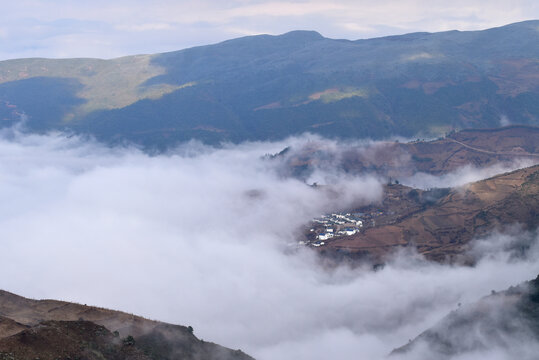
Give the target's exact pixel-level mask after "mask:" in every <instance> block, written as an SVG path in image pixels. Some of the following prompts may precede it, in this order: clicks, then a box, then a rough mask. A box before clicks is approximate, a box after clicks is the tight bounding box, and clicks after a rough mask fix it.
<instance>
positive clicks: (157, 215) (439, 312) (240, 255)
mask: <svg viewBox="0 0 539 360" xmlns="http://www.w3.org/2000/svg"><path fill="white" fill-rule="evenodd" d="M301 141H304V139H302V138H298V139H291V140H289V141H287V142H281V143H246V144H241V145H236V146H232V145H231V146H225V147H223V148H221V149H213V148H209V147H206V146H203V145H201V144H198V143H189V144H186V145H184V146H181V147H179V148H177V149H176V150H174V151H171V152H170V153H168V154H165V155H158V156H148V155H146V154H144V153H143V152H141V151H138V150H136V149H125V148H122V149H120V148H116V149H109V148H106V147H104V146H102V145H99V144H97V143H95V142H92V141H87V140H81V139H79V138H77V137H71V138H67V137H65V136H63V135H61V134H56V135H54V134H53V135H47V136H38V135H22V134H20V133H18V132H17V131H14V130H4V132H3V133H2V134H1V136H0V196H1V198H2V204H3V206H2V207H0V239H2V240H1V241H2V248H1V249H2V250H1V253H0V254H1V255H0V273H1V274H2V277H1V279H0V288H2V289H5V290H8V291H11V292H14V293H17V294H20V295H23V296H27V297H33V298H55V299H62V300H68V301H76V302H80V303H85V304H91V305H98V306H103V307H108V308H113V309H119V310H123V311H127V312H132V313H136V314H140V315H142V316H145V317H149V318H154V319H159V320H163V321H167V322H173V323H179V324H183V325H191V326H193V327H194V329H195V334H196V335H197V336H198V337H199V338H202V339H204V340H208V341H213V342H217V343H220V344H222V345H225V346H228V347H232V348H241V349H242V350H244V351H246V352H247V353H249V354H250V355H252V356H254V357H256V358H257V359H259V360H273V359H281V360H286V359H294V360H297V359H383V358H384V357H385V356H386V355H387V354H388V353H389V352H391V350H392V349H394V348H395V347H398V346H401V345H403V344H405V343H407V342H408V339H411V338H414V337H415V336H417V335H418V334H419V333H420V332H422V331H423V330H425V329H426V328H428V327H429V326H431V325H433V324H434V323H435V322H436V321H438V320H439V319H440V318H442V317H443V316H445V315H446V314H447V313H448V312H449V311H451V310H453V309H455V308H456V307H457V304H458V303H462V304H466V303H471V302H474V301H476V300H477V299H479V298H480V297H482V296H484V295H488V294H489V293H490V291H491V290H503V289H505V288H507V287H509V286H510V285H514V284H518V283H519V282H522V281H525V280H529V279H531V278H534V277H535V276H536V275H537V274H538V273H539V261H537V259H538V257H537V256H536V253H535V251H533V252H532V253H531V254H530V255H529V257H528V258H526V259H524V260H522V259H521V260H518V261H517V260H514V258H511V257H510V256H509V255H508V254H507V253H506V252H504V250H503V249H504V248H505V247H504V246H503V244H504V243H506V242H508V241H512V240H513V238H512V237H511V236H499V235H493V238H492V242H489V241H486V242H483V243H482V245H481V246H482V247H483V248H482V249H483V251H486V250H485V249H488V251H487V252H488V254H489V256H486V257H484V258H483V260H481V261H480V262H479V263H478V265H477V266H476V267H473V268H472V267H456V266H455V267H452V266H442V265H436V264H428V263H426V262H423V261H422V260H421V259H420V258H418V257H417V256H415V255H413V254H405V253H402V254H400V255H398V256H396V257H395V260H394V261H393V262H392V263H390V264H389V265H388V266H386V267H385V268H383V269H382V270H379V271H376V272H374V271H371V270H370V268H368V267H364V268H358V269H350V268H348V267H345V266H342V267H340V268H337V269H333V270H326V269H324V268H323V267H322V266H320V264H319V263H318V262H317V260H316V258H315V256H313V254H312V253H311V252H310V251H309V250H308V249H304V250H300V251H298V252H290V251H289V249H290V248H289V244H290V243H293V242H294V236H295V232H296V231H297V228H298V226H300V225H301V224H303V223H305V222H307V221H308V220H310V219H311V218H313V217H316V216H318V215H320V214H321V213H324V212H327V211H331V210H334V209H335V208H337V207H343V206H346V205H352V204H358V203H361V202H367V201H372V200H376V199H377V198H379V197H380V195H381V189H382V187H381V183H382V182H383V181H384V180H379V179H377V178H376V177H374V176H368V175H365V176H361V177H356V178H350V177H345V176H339V175H338V174H329V173H328V174H325V175H328V176H327V177H325V178H330V179H333V180H332V181H333V182H334V183H333V184H332V185H333V186H334V187H335V189H337V190H338V191H336V192H325V191H320V190H317V189H315V188H312V187H309V186H306V185H305V184H304V183H303V182H301V181H299V180H294V179H290V178H281V177H279V176H278V174H277V172H276V171H275V169H274V162H272V161H268V160H264V159H263V157H262V155H264V154H266V153H276V152H278V151H280V150H282V149H283V148H284V147H285V146H286V145H288V144H289V143H290V142H301ZM472 172H473V170H472V169H468V170H467V172H466V173H462V174H461V175H459V176H456V177H455V179H456V180H455V181H456V182H458V180H459V179H460V178H461V177H464V176H468V177H469V176H472V178H474V177H473V176H475V174H472ZM476 177H477V176H476ZM474 179H475V178H474ZM444 185H447V184H446V183H444ZM517 236H518V235H517ZM489 244H492V245H489ZM496 356H499V357H500V358H507V359H509V358H510V357H511V353H507V352H499V353H496ZM411 358H413V356H412V357H411Z"/></svg>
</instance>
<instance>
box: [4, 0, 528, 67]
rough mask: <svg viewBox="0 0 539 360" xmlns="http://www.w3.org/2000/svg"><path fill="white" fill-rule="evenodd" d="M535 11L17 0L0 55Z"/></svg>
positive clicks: (478, 22) (108, 50)
mask: <svg viewBox="0 0 539 360" xmlns="http://www.w3.org/2000/svg"><path fill="white" fill-rule="evenodd" d="M533 18H539V5H537V2H536V1H533V0H519V1H513V2H506V1H489V2H485V1H480V0H475V1H464V0H456V1H452V2H449V3H448V2H446V1H427V0H408V1H351V0H337V1H332V2H328V1H317V0H308V1H248V0H245V1H233V2H221V1H215V0H202V1H172V0H158V1H123V0H122V1H114V2H110V1H107V2H105V1H95V2H74V1H67V0H57V1H47V2H38V1H31V0H21V1H17V2H9V3H6V4H3V11H2V14H0V20H1V21H0V24H2V25H0V40H1V41H2V47H1V50H0V59H8V58H18V57H34V56H40V57H102V58H111V57H117V56H122V55H130V54H137V53H155V52H163V51H172V50H178V49H182V48H186V47H190V46H196V45H205V44H210V43H215V42H219V41H222V40H226V39H230V38H235V37H239V36H244V35H254V34H261V33H268V34H281V33H284V32H287V31H291V30H298V29H305V30H316V31H319V32H320V33H321V34H323V35H324V36H326V37H331V38H347V39H359V38H369V37H375V36H383V35H390V34H402V33H407V32H413V31H444V30H452V29H458V30H477V29H484V28H489V27H494V26H501V25H504V24H507V23H511V22H517V21H522V20H527V19H533Z"/></svg>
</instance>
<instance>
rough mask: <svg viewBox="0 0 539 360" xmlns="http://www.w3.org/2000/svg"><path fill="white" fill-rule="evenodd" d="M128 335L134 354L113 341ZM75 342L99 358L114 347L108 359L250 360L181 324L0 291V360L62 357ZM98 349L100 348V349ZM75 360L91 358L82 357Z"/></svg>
mask: <svg viewBox="0 0 539 360" xmlns="http://www.w3.org/2000/svg"><path fill="white" fill-rule="evenodd" d="M100 329H101V330H100ZM103 329H104V330H103ZM114 332H117V336H113V334H112V333H114ZM96 333H99V334H98V335H99V338H95V336H96V335H95V334H96ZM25 334H26V335H25ZM59 334H61V336H60V335H59ZM111 334H112V335H111ZM128 336H132V337H133V338H134V340H135V341H136V349H138V350H137V351H134V350H133V351H131V350H129V351H127V352H126V351H125V349H123V348H122V346H123V345H122V344H123V343H121V341H119V340H117V339H116V340H114V338H119V339H125V338H127V337H128ZM34 338H35V339H37V340H36V341H35V342H32V343H31V344H27V343H25V341H26V340H25V339H34ZM53 339H59V340H57V341H56V340H54V341H53ZM81 339H82V340H81ZM111 339H112V340H111ZM81 341H83V342H84V344H97V345H99V346H97V345H96V346H97V348H96V349H97V350H96V351H98V352H100V353H102V354H105V353H104V352H102V350H103V349H107V348H108V347H110V346H113V347H115V349H116V348H117V349H116V350H114V351H116V352H113V353H111V354H113V355H114V356H112V355H111V356H110V357H107V356H105V358H111V359H177V358H180V359H197V360H199V359H200V360H204V359H207V360H249V359H251V360H252V358H251V357H250V356H248V355H246V354H244V353H243V352H241V351H240V350H231V349H228V348H225V347H222V346H220V345H217V344H213V343H209V342H205V341H202V340H199V339H198V338H197V337H196V336H195V335H193V331H192V329H190V328H188V327H185V326H179V325H172V324H166V323H162V322H158V321H153V320H148V319H144V318H142V317H140V316H135V315H131V314H126V313H123V312H120V311H113V310H108V309H103V308H97V307H93V306H86V305H80V304H74V303H69V302H64V301H56V300H32V299H27V298H24V297H21V296H18V295H15V294H12V293H9V292H6V291H2V290H0V359H1V360H4V358H2V357H1V356H2V355H1V354H2V353H14V354H16V355H17V356H15V359H27V358H31V359H33V358H34V357H32V356H33V355H31V354H40V353H43V354H50V356H51V357H50V358H51V359H56V358H62V359H63V358H65V356H68V355H66V354H67V353H64V352H61V351H60V350H61V349H62V348H65V349H72V348H71V346H72V345H73V346H75V345H74V344H77V343H80V342H81ZM100 341H101V342H100ZM47 344H48V345H47ZM101 345H102V346H104V348H103V349H101V347H100V346H101ZM92 346H93V345H92ZM75 347H76V346H75ZM75 347H74V348H73V349H75ZM92 349H94V348H93V347H88V346H86V347H84V349H82V350H84V351H91V350H92ZM122 349H123V350H122ZM82 350H81V351H82ZM94 350H95V349H94ZM35 351H37V352H35ZM70 351H71V350H70ZM92 351H93V350H92ZM78 354H79V353H78ZM81 354H82V353H80V354H79V355H81ZM84 354H86V353H84ZM84 354H83V355H84ZM144 354H146V355H148V354H149V357H148V356H146V357H141V356H142V355H144ZM53 355H54V356H56V357H54V356H53ZM69 356H71V355H69ZM81 356H82V355H81ZM85 356H86V355H85ZM40 358H42V359H45V358H47V357H42V356H41V357H40ZM71 358H74V357H73V356H71ZM81 358H88V359H93V358H94V357H92V356H90V355H88V356H86V357H84V356H83V357H81ZM95 358H96V359H97V358H99V357H95ZM6 359H7V358H6Z"/></svg>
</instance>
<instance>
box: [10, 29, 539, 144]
mask: <svg viewBox="0 0 539 360" xmlns="http://www.w3.org/2000/svg"><path fill="white" fill-rule="evenodd" d="M538 28H539V21H527V22H522V23H517V24H512V25H508V26H504V27H500V28H494V29H489V30H485V31H473V32H459V31H449V32H442V33H413V34H407V35H402V36H389V37H384V38H376V39H368V40H358V41H348V40H333V39H327V38H324V37H322V36H321V35H320V34H318V33H316V32H307V31H296V32H291V33H287V34H284V35H281V36H268V35H262V36H251V37H245V38H240V39H235V40H230V41H225V42H223V43H220V44H216V45H210V46H202V47H196V48H191V49H187V50H182V51H177V52H171V53H165V54H159V55H144V56H133V57H125V58H120V59H115V60H108V61H105V60H95V59H71V60H46V59H22V60H10V61H3V62H0V119H4V121H1V123H2V124H3V125H4V126H5V125H10V124H12V123H13V122H14V121H16V120H17V119H18V118H19V114H20V113H24V114H26V115H27V116H28V123H27V125H28V127H29V128H30V129H31V130H37V131H43V130H47V129H54V128H58V129H64V128H68V129H71V130H75V131H78V132H82V133H90V134H94V135H96V136H97V137H98V138H99V139H102V140H105V141H110V142H118V141H123V140H130V141H134V142H138V143H141V144H144V145H146V146H149V147H161V148H162V147H166V146H168V145H171V144H173V143H175V142H177V141H183V140H187V139H190V138H198V139H201V140H203V141H206V142H210V143H215V142H219V141H234V142H239V141H243V140H248V139H251V140H255V139H279V138H283V137H286V136H288V135H292V134H299V133H303V132H306V131H308V132H314V133H320V134H323V135H325V136H329V137H354V138H357V137H372V138H380V137H385V136H388V135H393V134H398V135H404V136H414V135H415V134H418V133H423V134H429V135H430V134H443V133H445V132H447V131H449V130H451V129H454V128H469V127H474V128H481V127H493V126H497V125H499V123H500V118H501V117H502V116H506V117H507V118H508V119H509V120H510V121H511V122H513V123H522V124H535V125H537V124H539V31H538Z"/></svg>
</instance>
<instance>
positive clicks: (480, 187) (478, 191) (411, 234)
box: [320, 165, 539, 261]
mask: <svg viewBox="0 0 539 360" xmlns="http://www.w3.org/2000/svg"><path fill="white" fill-rule="evenodd" d="M388 189H389V190H386V200H385V201H384V202H383V203H382V204H378V205H370V206H368V207H365V208H360V209H356V210H355V211H356V212H364V213H370V212H372V208H374V207H378V210H379V213H380V214H381V215H379V216H377V217H375V218H373V220H374V223H375V225H374V226H370V227H369V226H366V227H365V229H364V230H363V231H361V232H360V233H358V234H356V235H352V236H345V237H337V238H334V239H332V240H331V241H328V243H327V245H326V246H324V247H321V248H320V251H322V252H323V253H326V254H338V253H347V254H349V253H351V254H355V255H366V256H373V257H376V258H379V257H382V256H383V255H384V254H386V253H388V252H390V251H392V250H394V249H396V248H398V247H401V246H409V245H414V246H416V247H417V250H418V252H419V253H421V254H423V255H425V256H426V257H427V258H429V259H433V260H438V261H444V260H448V259H449V260H451V259H452V258H453V257H454V255H457V254H460V253H462V252H463V250H464V248H465V245H466V244H467V243H468V242H469V241H470V240H471V239H472V238H474V237H477V236H481V235H484V234H487V233H489V232H490V231H492V230H494V229H496V228H501V227H503V226H505V225H509V224H513V223H519V224H522V225H524V226H525V227H526V228H535V227H537V225H539V165H536V166H532V167H529V168H525V169H521V170H517V171H514V172H511V173H506V174H501V175H498V176H495V177H493V178H490V179H486V180H482V181H478V182H475V183H471V184H468V185H466V186H463V187H460V188H454V189H448V193H447V194H446V195H443V194H442V195H443V196H441V198H439V199H434V201H431V202H428V201H427V202H422V201H420V200H421V197H422V195H424V194H425V192H421V191H419V190H414V189H411V188H407V187H404V186H395V185H393V186H389V187H388ZM388 199H393V200H388ZM408 203H409V204H408ZM402 204H405V206H403V205H402ZM406 204H408V205H406ZM414 204H415V205H414ZM367 225H368V224H367Z"/></svg>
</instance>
